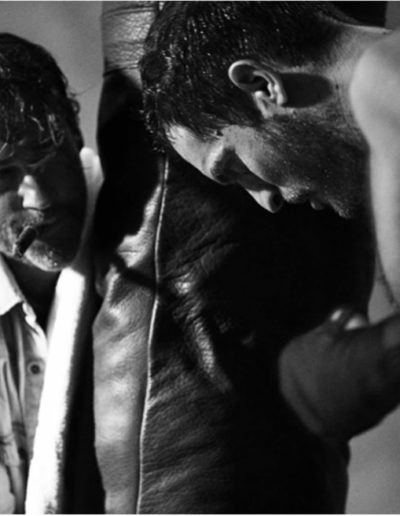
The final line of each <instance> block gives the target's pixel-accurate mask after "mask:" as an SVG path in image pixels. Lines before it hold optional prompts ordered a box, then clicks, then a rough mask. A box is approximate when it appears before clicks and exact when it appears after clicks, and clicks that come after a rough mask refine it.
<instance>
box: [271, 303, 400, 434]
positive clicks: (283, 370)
mask: <svg viewBox="0 0 400 516" xmlns="http://www.w3.org/2000/svg"><path fill="white" fill-rule="evenodd" d="M279 367H280V385H281V391H282V394H283V396H284V398H285V400H286V401H287V402H288V404H289V405H290V406H291V408H292V409H293V410H294V412H295V413H296V414H297V416H298V417H299V418H300V420H301V421H302V422H303V423H304V424H305V425H306V427H307V428H308V429H309V430H311V431H312V432H313V433H316V434H318V435H320V436H322V437H325V438H329V439H339V440H348V439H350V438H351V437H353V436H355V435H356V434H358V433H360V432H363V431H365V430H367V429H369V428H371V427H372V426H374V425H375V424H377V423H378V422H379V421H380V420H381V419H382V418H383V417H384V416H385V415H387V414H388V412H390V411H391V410H392V409H393V408H394V407H395V406H396V405H397V404H398V403H399V402H400V315H395V316H391V317H389V318H387V319H385V320H384V321H382V322H380V323H378V324H374V325H369V324H368V323H367V321H366V319H365V317H364V316H362V315H361V314H357V313H354V312H352V311H351V310H348V309H339V310H337V311H335V312H334V313H333V314H332V315H331V317H329V319H328V320H327V321H325V322H324V324H322V325H321V326H319V327H318V328H316V329H314V330H312V331H310V332H309V333H307V334H305V335H303V336H301V337H298V338H296V339H294V340H292V341H291V342H290V343H289V344H288V345H287V346H286V347H285V348H284V350H283V352H282V354H281V357H280V363H279Z"/></svg>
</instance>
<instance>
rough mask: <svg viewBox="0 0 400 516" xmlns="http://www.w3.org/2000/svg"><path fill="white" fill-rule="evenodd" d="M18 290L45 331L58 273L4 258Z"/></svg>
mask: <svg viewBox="0 0 400 516" xmlns="http://www.w3.org/2000/svg"><path fill="white" fill-rule="evenodd" d="M6 261H7V264H8V266H9V267H10V269H11V270H12V272H13V274H14V277H15V279H16V281H17V283H18V286H19V288H20V289H21V291H22V293H23V294H24V296H25V297H26V299H27V301H28V303H29V304H30V305H31V307H32V308H33V310H34V312H35V314H36V317H37V320H38V322H39V324H40V326H41V327H42V328H43V329H45V328H46V325H47V319H48V316H49V312H50V306H51V302H52V300H53V296H54V289H55V285H56V283H57V279H58V276H59V272H48V271H43V270H41V269H38V268H37V267H33V266H31V265H27V264H25V263H22V262H20V261H17V260H13V259H12V258H8V257H6Z"/></svg>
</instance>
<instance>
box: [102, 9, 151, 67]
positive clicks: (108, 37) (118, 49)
mask: <svg viewBox="0 0 400 516" xmlns="http://www.w3.org/2000/svg"><path fill="white" fill-rule="evenodd" d="M159 9H160V2H140V1H139V2H104V4H103V13H102V39H103V55H104V71H105V73H109V72H111V71H113V70H122V69H123V70H135V71H137V69H138V64H139V60H140V58H141V57H142V55H143V43H144V40H145V38H146V35H147V32H148V30H149V27H150V24H151V23H152V21H153V20H154V17H155V16H156V14H157V12H158V11H159Z"/></svg>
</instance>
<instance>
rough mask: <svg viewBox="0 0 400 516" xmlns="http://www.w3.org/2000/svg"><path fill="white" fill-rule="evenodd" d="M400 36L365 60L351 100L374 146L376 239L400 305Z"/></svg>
mask: <svg viewBox="0 0 400 516" xmlns="http://www.w3.org/2000/svg"><path fill="white" fill-rule="evenodd" d="M399 92H400V31H395V32H393V33H391V34H390V35H389V36H386V37H384V38H383V39H382V40H380V41H379V42H378V43H376V44H374V45H373V46H371V47H370V48H369V49H368V50H367V51H366V52H365V53H364V54H363V56H362V57H361V59H360V61H359V63H358V65H357V67H356V69H355V72H354V75H353V79H352V83H351V87H350V98H351V103H352V107H353V110H354V114H355V117H356V119H357V122H358V123H359V125H360V128H361V130H362V131H363V133H364V135H365V138H366V140H367V142H368V144H369V149H370V159H369V169H370V188H371V202H372V211H373V217H374V224H375V232H376V240H377V244H378V251H379V255H380V259H381V263H382V268H383V272H384V275H385V278H386V281H387V284H388V286H389V289H390V291H391V293H392V295H393V297H394V300H395V301H396V304H397V306H400V100H399Z"/></svg>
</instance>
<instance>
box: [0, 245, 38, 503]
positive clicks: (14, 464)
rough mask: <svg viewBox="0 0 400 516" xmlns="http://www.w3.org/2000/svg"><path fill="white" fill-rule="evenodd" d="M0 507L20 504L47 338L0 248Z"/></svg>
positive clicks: (31, 443) (30, 451)
mask: <svg viewBox="0 0 400 516" xmlns="http://www.w3.org/2000/svg"><path fill="white" fill-rule="evenodd" d="M0 286H1V288H0V513H12V512H14V511H16V510H17V511H21V510H23V504H24V498H25V484H26V476H27V467H28V463H29V460H30V458H31V455H32V446H33V438H34V434H35V430H36V425H37V416H38V410H39V402H40V396H41V392H42V387H43V379H44V370H45V364H46V355H47V338H46V335H45V333H44V331H43V330H42V328H41V327H40V326H39V324H38V322H37V320H36V316H35V313H34V311H33V309H32V308H31V306H30V305H29V304H28V302H27V301H26V298H25V296H24V295H23V294H22V292H21V290H20V288H19V287H18V285H17V283H16V281H15V279H14V276H13V274H12V272H11V271H10V269H9V267H8V266H7V264H6V262H5V260H4V258H3V257H2V256H1V254H0Z"/></svg>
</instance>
